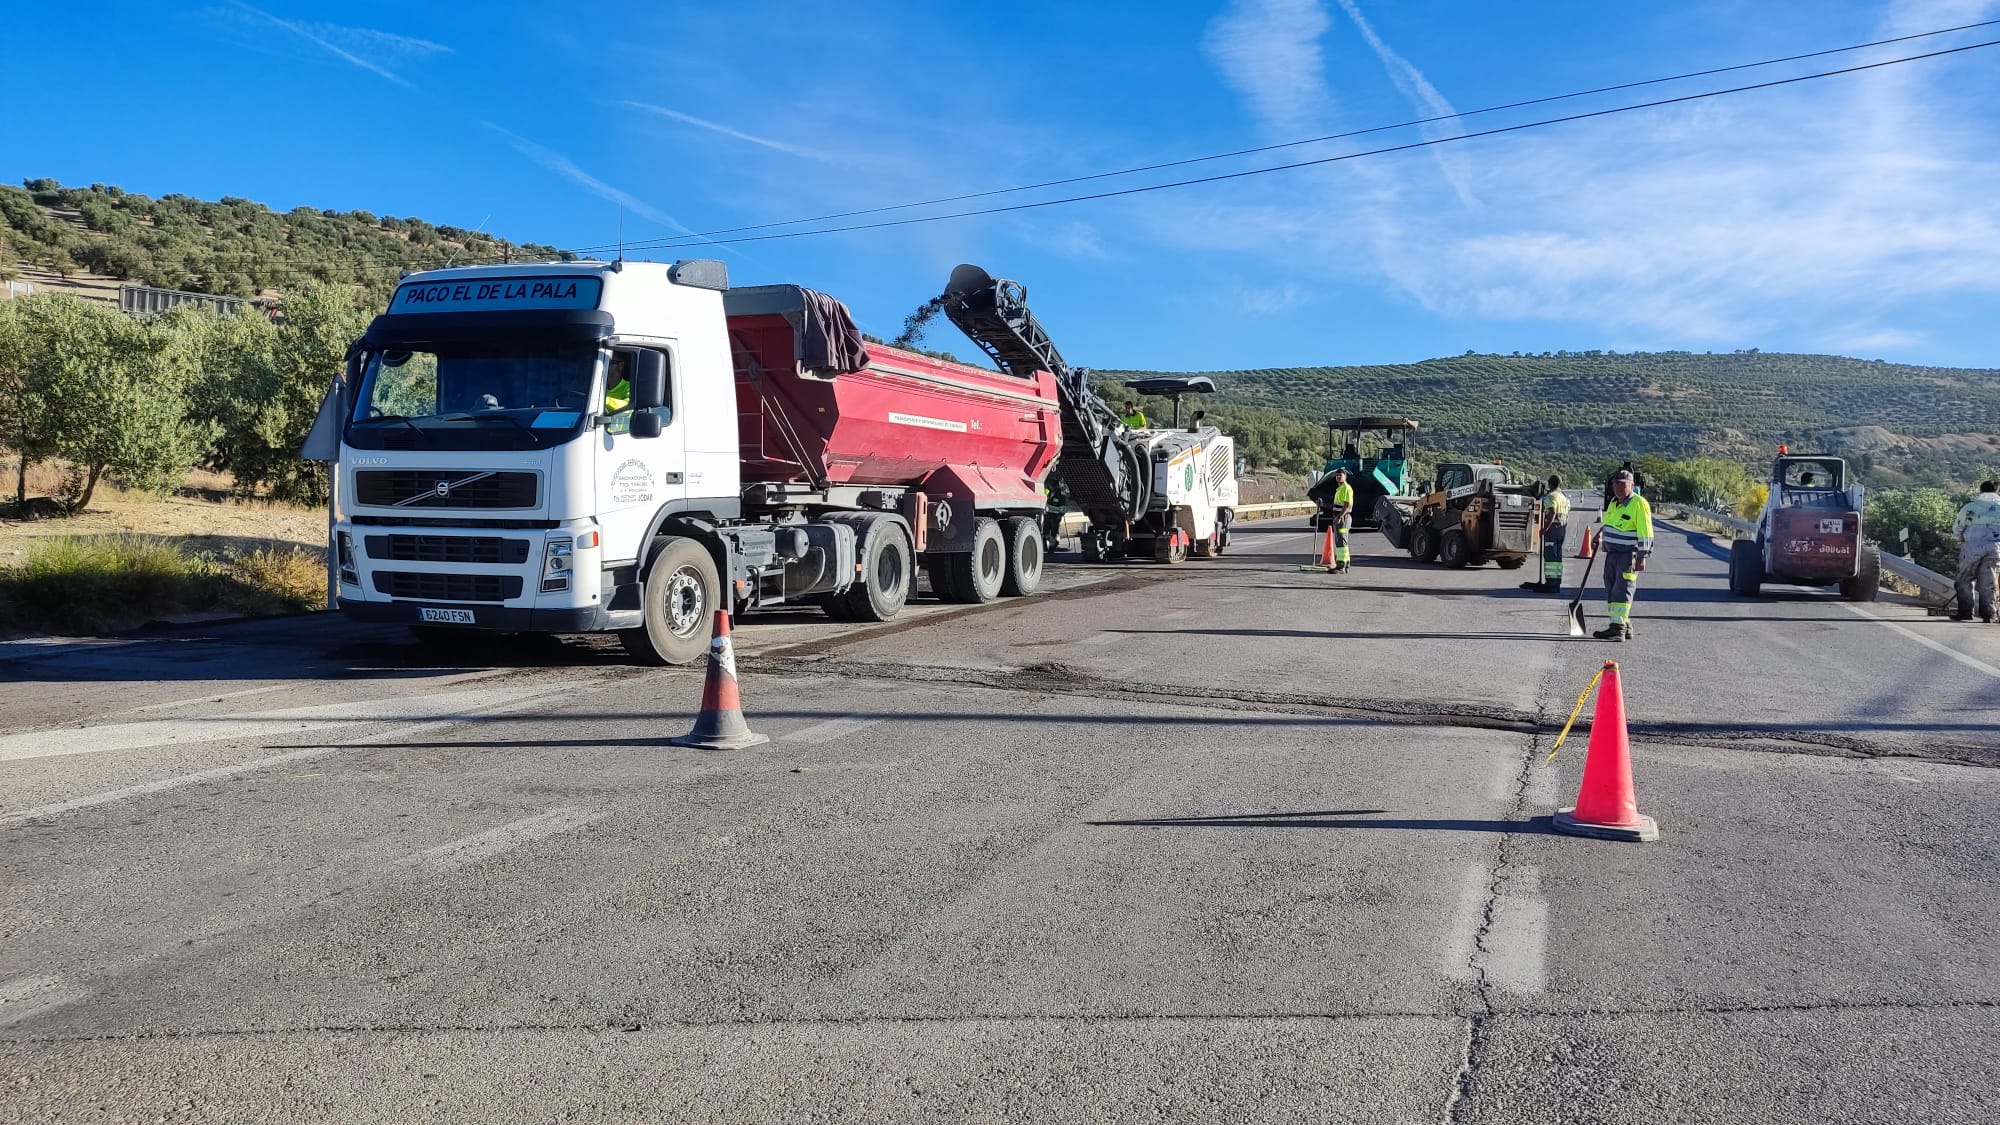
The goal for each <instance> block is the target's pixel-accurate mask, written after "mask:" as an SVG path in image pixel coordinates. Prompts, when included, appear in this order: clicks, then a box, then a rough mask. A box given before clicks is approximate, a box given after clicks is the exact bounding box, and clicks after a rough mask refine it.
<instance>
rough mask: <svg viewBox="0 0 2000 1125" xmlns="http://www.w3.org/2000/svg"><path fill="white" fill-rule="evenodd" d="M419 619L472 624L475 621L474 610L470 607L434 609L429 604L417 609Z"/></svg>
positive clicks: (448, 623) (453, 623)
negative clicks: (473, 618) (473, 617)
mask: <svg viewBox="0 0 2000 1125" xmlns="http://www.w3.org/2000/svg"><path fill="white" fill-rule="evenodd" d="M417 620H419V621H442V622H444V623H445V624H447V625H470V624H472V623H473V622H472V611H471V610H469V609H432V608H430V607H429V606H425V607H423V608H421V609H419V610H417Z"/></svg>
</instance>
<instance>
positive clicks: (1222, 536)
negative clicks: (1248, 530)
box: [1215, 508, 1236, 558]
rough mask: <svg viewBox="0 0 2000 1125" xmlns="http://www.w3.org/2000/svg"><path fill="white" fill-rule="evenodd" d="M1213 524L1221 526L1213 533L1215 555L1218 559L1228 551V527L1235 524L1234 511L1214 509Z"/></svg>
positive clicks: (1231, 509)
mask: <svg viewBox="0 0 2000 1125" xmlns="http://www.w3.org/2000/svg"><path fill="white" fill-rule="evenodd" d="M1215 522H1216V523H1218V524H1220V525H1221V526H1220V528H1219V529H1218V530H1217V531H1216V533H1215V554H1216V557H1218V558H1220V557H1221V555H1222V553H1223V552H1224V551H1227V550H1228V549H1229V525H1230V524H1232V523H1235V522H1236V511H1235V509H1233V508H1218V509H1216V512H1215Z"/></svg>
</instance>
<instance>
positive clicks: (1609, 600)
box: [1604, 547, 1639, 625]
mask: <svg viewBox="0 0 2000 1125" xmlns="http://www.w3.org/2000/svg"><path fill="white" fill-rule="evenodd" d="M1638 559H1639V552H1637V551H1629V550H1621V549H1619V548H1617V547H1607V548H1605V550H1604V612H1605V614H1606V616H1608V617H1610V618H1611V623H1612V624H1613V625H1626V624H1629V623H1630V622H1631V620H1632V595H1633V594H1635V593H1637V592H1638V590H1639V572H1638V571H1637V570H1635V569H1633V567H1634V566H1635V565H1637V563H1638Z"/></svg>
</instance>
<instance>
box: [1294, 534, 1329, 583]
mask: <svg viewBox="0 0 2000 1125" xmlns="http://www.w3.org/2000/svg"><path fill="white" fill-rule="evenodd" d="M1299 569H1300V570H1307V571H1312V572H1314V573H1317V574H1324V573H1326V572H1327V571H1329V570H1332V569H1333V525H1332V524H1327V525H1326V536H1325V537H1324V538H1323V539H1322V540H1321V541H1320V545H1319V553H1318V554H1317V555H1315V556H1314V557H1313V561H1311V562H1309V563H1306V564H1305V565H1304V566H1301V567H1299Z"/></svg>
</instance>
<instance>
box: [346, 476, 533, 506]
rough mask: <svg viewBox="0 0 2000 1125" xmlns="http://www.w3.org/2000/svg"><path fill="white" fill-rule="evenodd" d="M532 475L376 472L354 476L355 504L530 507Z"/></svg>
mask: <svg viewBox="0 0 2000 1125" xmlns="http://www.w3.org/2000/svg"><path fill="white" fill-rule="evenodd" d="M537 492H538V489H537V488H536V481H535V474H533V473H499V472H490V471H486V470H481V469H378V470H374V471H369V472H359V473H355V474H354V502H355V503H357V504H365V505H367V506H369V507H375V508H532V507H534V506H535V503H536V499H537V497H536V493H537Z"/></svg>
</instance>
